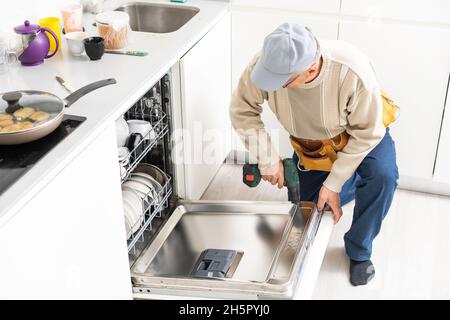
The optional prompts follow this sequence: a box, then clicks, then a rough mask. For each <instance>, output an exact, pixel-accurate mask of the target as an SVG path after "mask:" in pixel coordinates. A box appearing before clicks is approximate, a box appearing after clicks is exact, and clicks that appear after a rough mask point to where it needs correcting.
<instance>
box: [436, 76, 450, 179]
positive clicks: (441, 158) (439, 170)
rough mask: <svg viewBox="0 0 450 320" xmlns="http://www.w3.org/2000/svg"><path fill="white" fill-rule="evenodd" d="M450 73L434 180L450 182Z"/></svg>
mask: <svg viewBox="0 0 450 320" xmlns="http://www.w3.org/2000/svg"><path fill="white" fill-rule="evenodd" d="M449 91H450V73H449V75H448V84H447V95H446V100H447V101H446V102H447V103H446V107H445V110H444V117H443V119H442V128H441V135H440V139H439V149H438V153H437V158H436V167H435V170H434V176H433V178H434V180H435V181H438V182H446V183H450V165H449V163H450V97H449V95H450V93H449Z"/></svg>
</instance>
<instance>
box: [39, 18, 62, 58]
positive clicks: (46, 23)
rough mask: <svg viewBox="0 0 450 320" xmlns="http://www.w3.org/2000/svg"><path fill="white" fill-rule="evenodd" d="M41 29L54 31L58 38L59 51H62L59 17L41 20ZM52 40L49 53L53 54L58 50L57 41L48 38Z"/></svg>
mask: <svg viewBox="0 0 450 320" xmlns="http://www.w3.org/2000/svg"><path fill="white" fill-rule="evenodd" d="M39 25H40V26H41V27H46V28H48V29H50V30H52V31H53V33H54V34H55V35H56V37H57V38H58V51H61V20H60V19H59V18H58V17H48V18H42V19H40V20H39ZM48 39H49V40H50V49H49V50H48V53H49V54H50V53H52V52H54V51H55V50H56V41H55V39H54V38H53V37H48Z"/></svg>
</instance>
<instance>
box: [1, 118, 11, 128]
mask: <svg viewBox="0 0 450 320" xmlns="http://www.w3.org/2000/svg"><path fill="white" fill-rule="evenodd" d="M12 124H14V121H12V119H6V120H0V128H3V127H7V126H10V125H12Z"/></svg>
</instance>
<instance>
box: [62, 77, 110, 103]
mask: <svg viewBox="0 0 450 320" xmlns="http://www.w3.org/2000/svg"><path fill="white" fill-rule="evenodd" d="M115 83H117V81H116V79H113V78H111V79H105V80H100V81H96V82H93V83H91V84H88V85H87V86H84V87H82V88H80V89H78V90H76V91H74V92H73V93H71V94H69V95H68V96H67V97H66V98H65V99H64V102H65V105H66V108H67V107H70V106H71V105H72V104H73V103H74V102H75V101H77V100H78V99H80V98H81V97H83V96H84V95H86V94H88V93H89V92H91V91H94V90H96V89H98V88H101V87H104V86H108V85H110V84H115Z"/></svg>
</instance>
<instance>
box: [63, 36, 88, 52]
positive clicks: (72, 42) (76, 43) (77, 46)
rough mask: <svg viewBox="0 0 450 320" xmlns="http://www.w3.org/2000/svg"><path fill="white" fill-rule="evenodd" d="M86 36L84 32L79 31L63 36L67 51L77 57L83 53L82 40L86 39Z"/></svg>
mask: <svg viewBox="0 0 450 320" xmlns="http://www.w3.org/2000/svg"><path fill="white" fill-rule="evenodd" d="M87 36H88V34H87V33H86V32H80V31H77V32H69V33H66V34H65V37H66V40H67V45H68V46H69V50H70V52H71V53H72V54H73V55H74V56H76V57H79V56H81V55H82V54H83V53H84V43H83V40H84V39H86V38H87Z"/></svg>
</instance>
